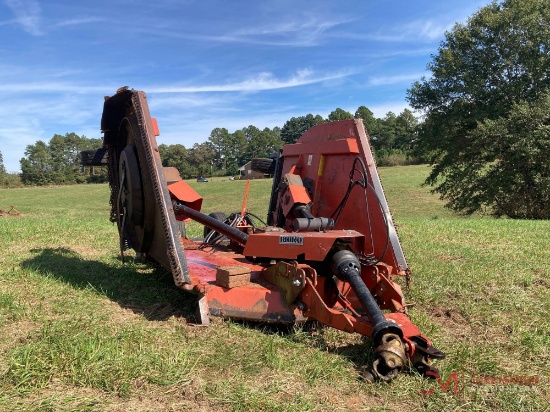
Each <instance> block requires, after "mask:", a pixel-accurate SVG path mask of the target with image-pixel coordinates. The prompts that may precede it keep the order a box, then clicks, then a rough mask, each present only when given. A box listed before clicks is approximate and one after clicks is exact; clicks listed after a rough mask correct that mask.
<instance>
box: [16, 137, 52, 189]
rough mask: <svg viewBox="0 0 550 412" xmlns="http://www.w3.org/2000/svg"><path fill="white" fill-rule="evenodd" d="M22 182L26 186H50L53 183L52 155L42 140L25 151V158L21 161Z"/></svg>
mask: <svg viewBox="0 0 550 412" xmlns="http://www.w3.org/2000/svg"><path fill="white" fill-rule="evenodd" d="M20 165H21V180H23V183H24V184H25V185H48V184H51V183H53V180H52V176H51V172H52V165H51V153H50V150H49V148H48V145H47V144H46V143H45V142H43V141H42V140H39V141H37V142H36V143H35V144H34V145H28V146H27V147H26V149H25V157H23V158H22V159H21V160H20Z"/></svg>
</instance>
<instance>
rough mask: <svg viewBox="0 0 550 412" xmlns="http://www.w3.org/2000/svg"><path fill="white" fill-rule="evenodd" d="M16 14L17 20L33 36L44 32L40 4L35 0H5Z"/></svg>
mask: <svg viewBox="0 0 550 412" xmlns="http://www.w3.org/2000/svg"><path fill="white" fill-rule="evenodd" d="M4 3H5V4H6V6H8V7H9V8H10V9H11V11H12V12H13V14H14V15H15V21H16V22H17V23H19V24H20V25H21V26H22V27H23V30H25V31H26V32H27V33H29V34H32V35H33V36H40V35H42V34H43V32H42V29H41V27H40V26H41V21H40V20H41V14H42V11H41V9H40V4H39V3H38V2H37V1H35V0H4Z"/></svg>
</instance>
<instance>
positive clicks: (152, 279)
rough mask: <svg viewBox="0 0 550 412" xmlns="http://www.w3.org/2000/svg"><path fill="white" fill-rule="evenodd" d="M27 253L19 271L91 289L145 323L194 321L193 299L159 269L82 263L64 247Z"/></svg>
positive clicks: (194, 298) (91, 262) (92, 262)
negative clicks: (27, 270) (27, 271)
mask: <svg viewBox="0 0 550 412" xmlns="http://www.w3.org/2000/svg"><path fill="white" fill-rule="evenodd" d="M31 252H32V253H33V254H34V257H32V258H31V259H27V260H24V261H23V262H22V263H21V266H22V267H23V268H30V269H33V270H34V271H37V272H38V273H40V274H42V275H44V276H48V277H53V278H55V279H59V280H61V281H63V282H66V283H68V284H70V285H72V286H74V287H75V288H78V289H83V290H84V289H94V290H95V291H97V292H98V293H100V294H101V295H104V296H106V297H107V298H109V299H110V300H112V301H114V302H116V303H118V304H119V305H120V306H121V307H123V308H126V309H130V310H132V311H133V312H134V313H139V314H142V315H143V316H144V317H145V318H146V319H148V320H167V319H168V318H170V317H171V316H175V317H183V318H185V319H186V321H188V322H195V316H194V312H195V307H196V302H197V298H196V296H194V295H192V294H189V293H186V292H183V291H181V290H179V289H178V288H177V287H176V286H175V285H174V282H173V280H172V276H171V275H170V274H169V273H167V272H166V271H164V270H163V269H160V268H155V267H152V266H151V265H150V264H149V265H142V264H136V263H133V262H131V263H126V264H125V265H123V266H118V265H109V264H106V263H103V262H100V261H97V260H85V259H83V258H82V257H81V256H80V255H79V254H78V253H76V252H75V251H73V250H71V249H68V248H47V249H32V250H31Z"/></svg>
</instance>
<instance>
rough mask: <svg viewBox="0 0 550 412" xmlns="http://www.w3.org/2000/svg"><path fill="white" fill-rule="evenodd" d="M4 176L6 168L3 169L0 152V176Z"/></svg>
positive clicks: (0, 153)
mask: <svg viewBox="0 0 550 412" xmlns="http://www.w3.org/2000/svg"><path fill="white" fill-rule="evenodd" d="M5 174H6V168H5V167H4V158H3V157H2V152H0V175H5Z"/></svg>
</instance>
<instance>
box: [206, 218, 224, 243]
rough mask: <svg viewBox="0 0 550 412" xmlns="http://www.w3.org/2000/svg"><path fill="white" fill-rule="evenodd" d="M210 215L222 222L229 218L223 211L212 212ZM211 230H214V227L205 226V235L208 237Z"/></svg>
mask: <svg viewBox="0 0 550 412" xmlns="http://www.w3.org/2000/svg"><path fill="white" fill-rule="evenodd" d="M208 216H210V217H213V218H214V219H216V220H219V221H220V222H225V219H227V215H226V214H225V213H223V212H213V213H210V214H209V215H208ZM210 232H212V229H210V228H209V227H207V226H205V227H204V231H203V236H204V237H205V238H206V236H208V234H209V233H210Z"/></svg>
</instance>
